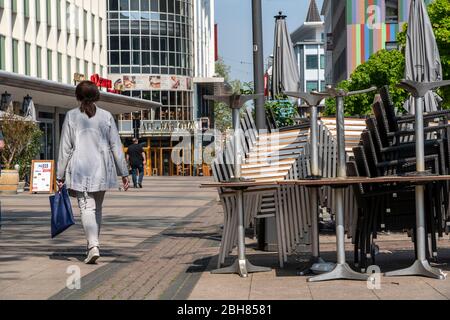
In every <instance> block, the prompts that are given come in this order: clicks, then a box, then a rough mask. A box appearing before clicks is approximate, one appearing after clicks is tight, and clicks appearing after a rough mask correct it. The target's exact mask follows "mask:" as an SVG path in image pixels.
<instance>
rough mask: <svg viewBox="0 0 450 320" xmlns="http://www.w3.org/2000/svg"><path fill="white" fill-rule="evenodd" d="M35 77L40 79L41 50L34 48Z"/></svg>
mask: <svg viewBox="0 0 450 320" xmlns="http://www.w3.org/2000/svg"><path fill="white" fill-rule="evenodd" d="M36 60H37V61H36V62H37V64H36V75H37V77H38V78H42V48H41V47H39V46H37V47H36Z"/></svg>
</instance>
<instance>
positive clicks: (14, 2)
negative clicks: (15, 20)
mask: <svg viewBox="0 0 450 320" xmlns="http://www.w3.org/2000/svg"><path fill="white" fill-rule="evenodd" d="M11 5H12V12H13V13H17V0H12V4H11Z"/></svg>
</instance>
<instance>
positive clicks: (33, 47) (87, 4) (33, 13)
mask: <svg viewBox="0 0 450 320" xmlns="http://www.w3.org/2000/svg"><path fill="white" fill-rule="evenodd" d="M106 24H107V20H106V1H91V0H0V56H1V59H0V69H2V70H5V71H8V72H14V73H18V74H22V75H28V76H33V77H38V78H41V79H47V80H53V81H58V82H60V83H67V84H70V83H72V82H73V76H74V74H75V73H80V74H83V75H85V76H86V78H89V77H90V76H91V75H93V74H99V75H100V76H102V77H105V78H106V77H107V64H108V61H107V46H106V39H107V37H106V34H107V33H106Z"/></svg>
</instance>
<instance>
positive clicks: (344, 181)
mask: <svg viewBox="0 0 450 320" xmlns="http://www.w3.org/2000/svg"><path fill="white" fill-rule="evenodd" d="M435 181H450V175H448V176H444V175H442V176H387V177H377V178H367V177H347V178H323V179H320V180H284V181H278V182H233V183H219V182H217V183H206V184H202V185H201V186H200V187H201V188H231V189H239V188H251V187H273V186H280V185H298V186H306V187H314V186H317V187H319V186H351V185H355V184H372V183H373V184H384V183H412V184H414V183H429V182H435Z"/></svg>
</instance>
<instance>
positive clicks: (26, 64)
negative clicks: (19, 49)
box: [25, 43, 31, 76]
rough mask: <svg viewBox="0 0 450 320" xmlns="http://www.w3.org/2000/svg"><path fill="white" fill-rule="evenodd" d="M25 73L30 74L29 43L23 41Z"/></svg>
mask: <svg viewBox="0 0 450 320" xmlns="http://www.w3.org/2000/svg"><path fill="white" fill-rule="evenodd" d="M25 74H26V75H27V76H29V75H30V74H31V44H29V43H25Z"/></svg>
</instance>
